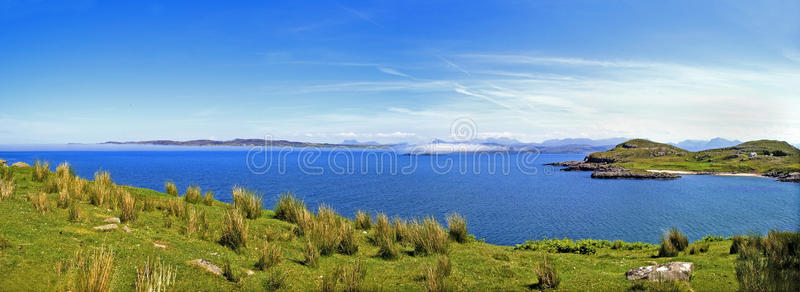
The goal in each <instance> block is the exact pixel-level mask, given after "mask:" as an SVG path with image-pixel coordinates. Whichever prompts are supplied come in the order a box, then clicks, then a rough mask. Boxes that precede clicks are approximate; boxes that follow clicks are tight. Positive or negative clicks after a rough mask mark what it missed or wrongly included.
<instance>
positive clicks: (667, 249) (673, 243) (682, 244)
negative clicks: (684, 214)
mask: <svg viewBox="0 0 800 292" xmlns="http://www.w3.org/2000/svg"><path fill="white" fill-rule="evenodd" d="M688 246H689V240H688V239H687V238H686V235H683V233H681V232H680V231H678V228H676V227H673V228H671V229H670V230H668V231H667V234H666V237H665V236H664V235H662V236H661V246H660V247H659V249H658V257H674V256H677V255H678V252H680V251H683V250H684V249H686V247H688Z"/></svg>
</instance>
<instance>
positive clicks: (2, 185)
mask: <svg viewBox="0 0 800 292" xmlns="http://www.w3.org/2000/svg"><path fill="white" fill-rule="evenodd" d="M15 186H16V185H15V183H14V179H13V178H11V179H5V178H3V179H0V202H2V201H5V200H9V199H11V198H12V197H13V196H14V187H15Z"/></svg>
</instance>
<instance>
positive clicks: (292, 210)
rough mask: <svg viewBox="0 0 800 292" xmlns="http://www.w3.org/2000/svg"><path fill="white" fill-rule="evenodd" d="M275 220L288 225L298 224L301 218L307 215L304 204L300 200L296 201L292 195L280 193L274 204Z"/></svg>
mask: <svg viewBox="0 0 800 292" xmlns="http://www.w3.org/2000/svg"><path fill="white" fill-rule="evenodd" d="M274 211H275V219H279V220H283V221H286V222H289V223H294V224H298V223H299V222H300V221H301V220H302V218H300V217H301V216H303V213H307V212H308V209H306V204H305V203H303V201H302V200H299V199H297V197H295V196H294V194H292V193H282V194H281V195H280V197H279V198H278V202H277V203H276V204H275V208H274Z"/></svg>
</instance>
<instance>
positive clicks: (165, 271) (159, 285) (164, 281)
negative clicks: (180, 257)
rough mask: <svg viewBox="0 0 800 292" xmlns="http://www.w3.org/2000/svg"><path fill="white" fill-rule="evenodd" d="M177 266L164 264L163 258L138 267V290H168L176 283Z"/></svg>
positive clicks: (136, 286) (146, 291)
mask: <svg viewBox="0 0 800 292" xmlns="http://www.w3.org/2000/svg"><path fill="white" fill-rule="evenodd" d="M176 276H177V268H173V267H172V266H170V265H167V264H164V262H162V261H161V260H158V261H154V262H150V259H148V260H147V261H146V262H145V263H144V265H140V266H138V267H137V268H136V283H135V285H134V287H135V288H136V292H161V291H167V290H168V288H169V287H170V286H172V285H173V284H175V279H176Z"/></svg>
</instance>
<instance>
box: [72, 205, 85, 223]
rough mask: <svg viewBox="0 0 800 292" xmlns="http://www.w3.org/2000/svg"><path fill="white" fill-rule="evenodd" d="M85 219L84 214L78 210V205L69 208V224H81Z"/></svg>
mask: <svg viewBox="0 0 800 292" xmlns="http://www.w3.org/2000/svg"><path fill="white" fill-rule="evenodd" d="M82 219H83V212H81V209H80V208H78V204H71V205H70V206H69V222H73V223H76V222H80V221H81V220H82Z"/></svg>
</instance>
